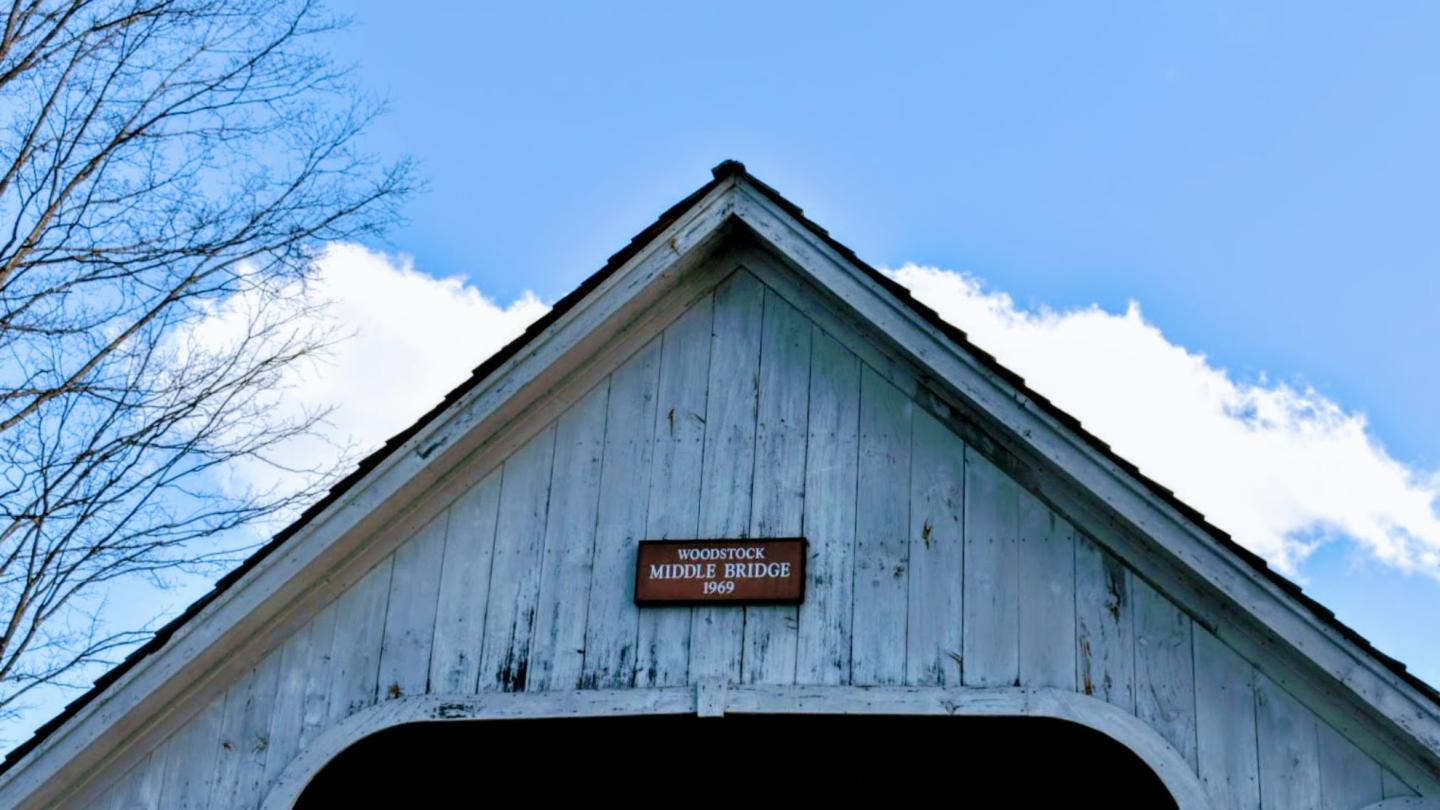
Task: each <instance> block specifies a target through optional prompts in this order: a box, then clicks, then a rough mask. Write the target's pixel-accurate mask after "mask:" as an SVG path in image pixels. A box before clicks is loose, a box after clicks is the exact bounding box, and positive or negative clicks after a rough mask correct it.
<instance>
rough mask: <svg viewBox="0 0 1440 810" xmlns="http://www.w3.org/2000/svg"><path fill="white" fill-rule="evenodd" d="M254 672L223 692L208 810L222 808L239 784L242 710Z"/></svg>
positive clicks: (237, 680)
mask: <svg viewBox="0 0 1440 810" xmlns="http://www.w3.org/2000/svg"><path fill="white" fill-rule="evenodd" d="M256 672H257V670H254V669H252V670H250V671H249V672H247V673H245V674H244V675H242V676H240V677H239V678H238V679H236V680H235V682H234V683H232V684H230V686H229V688H228V689H226V690H225V707H224V709H223V710H222V711H221V715H220V736H219V740H218V743H219V750H218V751H216V752H215V768H214V773H213V775H212V776H211V778H210V806H211V807H216V808H219V807H225V806H227V805H228V804H229V802H230V796H231V794H233V793H234V792H235V785H236V784H238V782H239V776H238V774H239V773H240V760H241V758H242V757H243V755H244V754H243V751H244V749H245V745H244V740H243V738H242V734H243V729H244V724H245V707H246V704H247V703H248V702H249V700H250V690H251V687H252V685H253V684H254V683H255V675H256Z"/></svg>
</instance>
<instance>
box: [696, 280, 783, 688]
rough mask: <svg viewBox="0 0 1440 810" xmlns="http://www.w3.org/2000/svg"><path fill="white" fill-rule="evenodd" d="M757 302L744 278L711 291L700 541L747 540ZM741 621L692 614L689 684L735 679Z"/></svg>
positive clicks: (710, 611) (737, 614)
mask: <svg viewBox="0 0 1440 810" xmlns="http://www.w3.org/2000/svg"><path fill="white" fill-rule="evenodd" d="M764 294H765V288H764V287H763V286H762V285H761V284H760V282H759V281H757V280H756V279H755V277H754V276H752V275H750V274H749V273H748V272H745V271H740V272H737V273H735V274H734V275H733V276H731V277H730V278H729V279H726V280H725V281H724V282H722V283H721V284H720V286H719V287H718V288H716V290H715V315H714V325H713V327H712V329H711V345H710V382H709V389H710V394H709V396H708V397H707V401H706V407H705V455H704V458H703V460H702V462H701V467H702V472H701V480H702V485H701V488H700V522H699V526H700V534H701V536H703V537H746V536H748V535H749V533H750V495H751V482H752V476H753V475H754V472H755V417H756V408H757V405H758V401H759V396H758V393H759V392H758V378H759V374H760V335H761V326H762V323H763V320H764ZM744 619H745V614H744V612H742V611H738V610H735V609H734V608H730V607H719V608H713V607H702V608H696V609H695V611H694V613H693V614H692V617H691V622H690V680H691V681H695V682H700V681H704V680H708V679H711V678H721V679H723V680H727V681H732V682H733V681H738V680H739V679H740V658H741V655H742V641H743V632H744Z"/></svg>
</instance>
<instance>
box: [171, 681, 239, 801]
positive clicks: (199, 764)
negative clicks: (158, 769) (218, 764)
mask: <svg viewBox="0 0 1440 810" xmlns="http://www.w3.org/2000/svg"><path fill="white" fill-rule="evenodd" d="M224 718H225V696H224V695H223V694H222V695H219V696H217V697H216V698H215V699H213V700H211V701H210V703H209V705H207V706H206V707H205V708H204V709H202V710H201V711H200V713H199V714H197V715H195V717H193V718H191V719H190V722H189V723H187V724H186V725H185V728H183V729H182V730H181V731H180V732H179V733H178V734H176V735H175V736H174V737H172V738H171V739H170V741H169V742H167V743H166V744H165V747H166V749H167V753H166V755H165V778H164V782H163V785H162V787H161V788H160V796H161V797H162V798H163V799H164V805H163V806H164V807H167V808H174V810H197V808H203V807H208V806H209V803H210V790H211V785H212V781H213V779H214V778H215V760H216V756H217V752H218V751H219V749H220V733H221V730H220V727H221V724H222V722H223V721H224Z"/></svg>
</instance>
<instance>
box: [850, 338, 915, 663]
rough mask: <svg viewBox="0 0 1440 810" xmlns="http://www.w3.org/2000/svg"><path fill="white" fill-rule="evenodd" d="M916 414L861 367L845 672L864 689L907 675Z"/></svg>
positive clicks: (894, 390)
mask: <svg viewBox="0 0 1440 810" xmlns="http://www.w3.org/2000/svg"><path fill="white" fill-rule="evenodd" d="M913 413H914V404H913V403H912V402H911V401H910V398H909V397H907V396H905V395H904V394H903V393H901V392H900V390H899V389H898V388H896V387H895V386H893V385H891V384H890V383H889V382H886V381H885V379H884V378H882V377H881V376H880V375H879V374H878V373H876V372H875V371H874V370H873V369H871V368H870V367H869V366H865V367H864V368H863V369H862V370H861V374H860V459H859V484H858V492H859V495H858V503H857V504H856V506H855V585H854V587H855V595H854V599H855V610H854V619H853V622H854V625H853V627H852V629H851V633H852V635H851V644H850V654H851V659H850V675H851V682H852V683H855V684H857V685H862V686H870V685H877V684H899V683H903V682H904V680H905V650H906V640H905V639H906V634H905V625H906V621H907V620H908V613H909V608H908V605H907V600H906V594H907V593H908V591H909V587H910V586H909V570H908V569H909V565H910V561H909V553H910V548H909V536H910V451H911V447H910V439H911V436H910V433H911V419H912V416H913Z"/></svg>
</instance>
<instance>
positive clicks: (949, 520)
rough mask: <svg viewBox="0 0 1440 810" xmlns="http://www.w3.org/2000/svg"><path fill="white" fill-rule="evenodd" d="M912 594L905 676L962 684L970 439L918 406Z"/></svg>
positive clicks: (912, 680) (920, 682) (919, 681)
mask: <svg viewBox="0 0 1440 810" xmlns="http://www.w3.org/2000/svg"><path fill="white" fill-rule="evenodd" d="M911 435H912V436H913V438H912V440H911V454H910V533H909V546H910V548H909V560H910V580H909V584H910V593H909V618H908V619H907V621H906V636H905V646H906V652H905V682H906V683H907V684H911V685H914V686H958V685H960V665H959V659H960V651H961V648H962V647H963V638H962V620H963V616H964V603H963V601H962V599H961V595H962V594H961V586H962V585H963V584H964V581H965V579H964V560H965V444H964V442H962V441H960V438H959V437H958V436H956V435H955V434H954V433H953V432H951V431H950V430H949V428H946V427H945V426H944V425H942V424H940V422H939V420H937V419H936V418H935V417H933V416H931V415H930V414H928V413H926V412H925V411H920V410H917V411H915V415H914V418H913V421H912V423H911Z"/></svg>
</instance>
